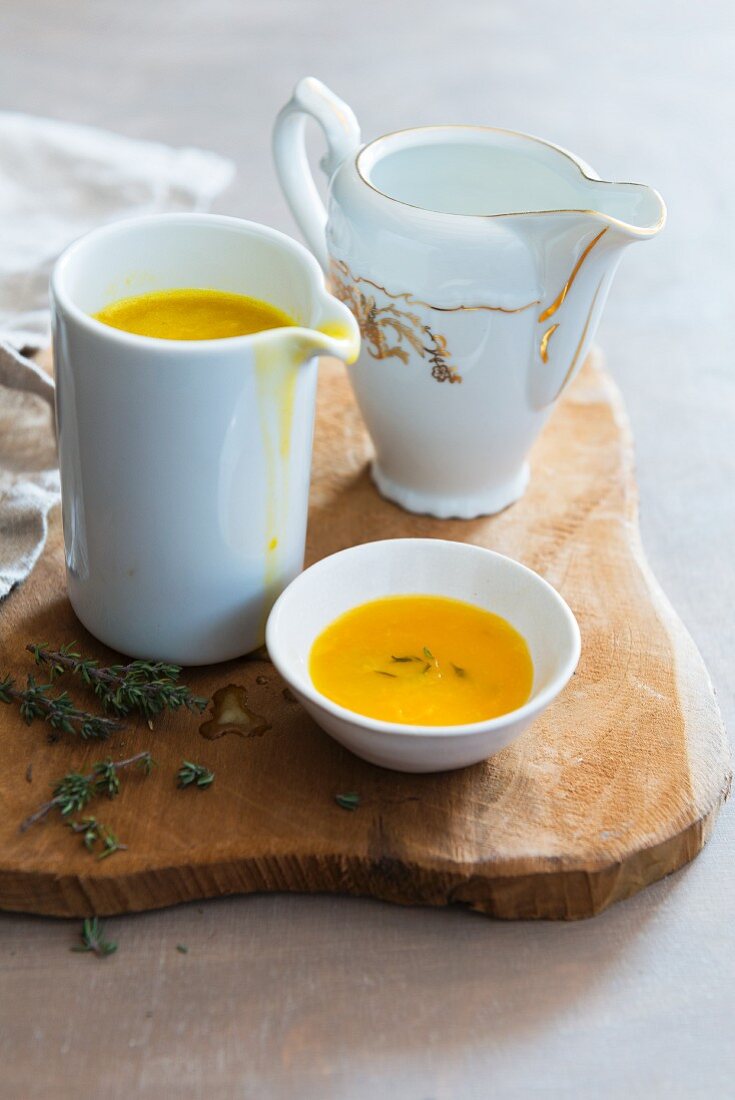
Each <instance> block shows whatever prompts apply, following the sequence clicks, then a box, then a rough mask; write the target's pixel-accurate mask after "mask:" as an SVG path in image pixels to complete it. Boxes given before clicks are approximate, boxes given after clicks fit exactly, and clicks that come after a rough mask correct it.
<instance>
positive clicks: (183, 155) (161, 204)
mask: <svg viewBox="0 0 735 1100" xmlns="http://www.w3.org/2000/svg"><path fill="white" fill-rule="evenodd" d="M233 174H234V167H233V165H232V164H231V162H230V161H228V160H225V159H224V158H222V157H219V156H217V155H215V154H214V153H208V152H204V151H203V150H201V149H171V148H169V147H168V146H166V145H160V144H157V143H153V142H143V141H133V140H131V139H129V138H124V137H120V136H118V135H116V134H110V133H106V132H105V131H103V130H96V129H93V128H91V127H88V126H77V125H72V124H69V123H65V122H56V121H54V120H51V119H44V118H35V117H32V116H29V115H21V114H15V113H12V112H0V600H1V599H2V598H3V597H4V596H6V595H7V594H8V592H9V591H10V589H11V588H12V587H13V586H14V585H15V584H17V583H18V582H20V581H22V580H23V579H24V578H25V577H26V576H27V575H28V573H29V572H30V571H31V569H32V568H33V566H34V564H35V562H36V561H37V559H38V556H39V554H40V553H41V550H42V549H43V544H44V542H45V539H46V531H47V515H48V511H49V509H50V508H51V507H52V505H53V504H54V503H55V502H56V501H57V500H58V498H59V475H58V470H57V469H56V454H55V444H54V439H53V432H52V430H51V428H50V412H49V405H50V404H52V403H53V383H52V381H51V379H50V378H49V377H48V375H47V374H46V373H45V372H44V371H43V370H41V369H40V368H39V367H38V366H36V364H35V363H33V362H32V360H31V359H29V358H28V357H27V354H23V353H28V352H30V351H33V350H37V349H38V348H41V347H43V346H44V345H46V344H47V343H48V340H49V311H48V279H49V274H50V271H51V268H52V266H53V263H54V261H55V259H56V257H57V256H58V255H59V253H60V252H61V251H62V250H63V249H64V248H65V247H66V245H67V244H69V243H70V241H73V240H74V239H75V238H76V237H79V236H80V235H81V234H82V233H85V232H86V231H87V230H89V229H92V228H94V227H95V226H97V225H102V224H103V223H105V222H110V221H114V220H117V219H119V218H124V217H131V216H133V215H136V214H154V213H162V212H165V211H175V210H203V209H206V208H207V207H208V206H209V205H210V203H211V202H212V200H213V199H214V198H215V197H216V196H217V195H218V194H219V193H220V192H221V191H223V190H224V188H225V187H226V186H227V185H228V183H229V182H230V180H231V179H232V176H233Z"/></svg>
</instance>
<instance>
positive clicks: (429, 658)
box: [424, 646, 435, 661]
mask: <svg viewBox="0 0 735 1100" xmlns="http://www.w3.org/2000/svg"><path fill="white" fill-rule="evenodd" d="M424 657H426V660H427V661H433V660H434V659H435V658H434V654H433V653H432V652H431V650H430V649H429V648H428V646H424Z"/></svg>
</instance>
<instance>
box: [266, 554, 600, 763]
mask: <svg viewBox="0 0 735 1100" xmlns="http://www.w3.org/2000/svg"><path fill="white" fill-rule="evenodd" d="M410 594H425V595H432V596H451V597H454V598H455V599H458V600H465V601H467V602H468V603H472V604H475V605H476V606H478V607H482V608H485V609H486V610H487V611H493V612H495V613H496V614H497V615H502V616H503V618H505V619H507V620H508V622H510V623H511V624H512V625H513V626H514V627H515V628H516V630H518V631H519V632H520V633H521V634H522V635H523V637H524V638H525V639H526V642H527V644H528V647H529V649H530V651H531V657H532V660H533V669H534V674H533V690H532V692H531V697H530V699H529V700H528V702H527V703H525V704H524V706H522V707H519V708H518V709H517V710H514V711H511V712H510V713H508V714H503V715H501V716H500V717H499V718H490V719H488V720H487V721H486V722H473V723H470V724H467V725H457V726H410V725H403V724H399V723H395V722H382V721H378V719H375V718H367V717H365V716H364V715H361V714H356V713H355V712H354V711H351V710H347V709H346V708H345V707H341V706H339V705H338V704H337V703H333V702H332V701H331V699H328V698H327V697H326V696H325V695H322V693H321V692H320V691H317V689H316V688H315V687H314V684H313V682H312V679H311V676H310V675H309V653H310V651H311V647H312V644H313V643H314V640H315V639H316V637H317V636H318V635H319V634H320V633H321V631H322V630H324V628H325V627H327V626H328V625H329V624H330V623H331V622H332V621H333V620H334V619H336V618H337V616H338V615H341V614H342V613H343V612H345V611H349V610H350V609H351V608H353V607H356V606H357V605H358V604H362V603H366V602H367V601H368V600H376V599H379V598H380V597H382V596H397V595H410ZM266 645H267V647H268V652H269V654H270V657H271V660H272V661H273V664H274V665H275V667H276V668H277V669H278V671H279V673H280V674H281V676H282V677H283V679H284V680H285V681H286V683H287V684H288V685H289V687H290V688H291V690H292V691H293V693H294V695H296V697H297V698H298V700H299V702H300V703H301V704H302V705H303V706H304V708H305V709H306V710H307V711H308V713H309V714H310V715H311V716H312V718H313V719H314V721H315V722H318V724H319V725H320V726H321V727H322V729H324V730H326V732H327V733H329V734H331V735H332V737H334V738H335V739H336V740H337V741H339V742H340V743H341V744H342V745H344V746H345V747H346V748H348V749H350V750H351V751H352V752H354V753H355V754H356V755H357V756H361V757H363V759H364V760H369V761H370V763H371V764H379V765H380V766H381V767H384V768H394V769H395V770H396V771H403V772H436V771H446V770H449V769H452V768H464V767H466V766H467V765H468V764H476V763H477V762H478V761H479V760H484V759H486V757H488V756H492V754H493V753H496V752H498V750H499V749H502V748H504V747H505V746H506V745H508V744H510V742H511V741H514V740H515V739H516V737H519V736H520V734H521V733H523V731H524V730H525V729H526V727H527V726H528V725H529V724H530V723H531V722H532V721H533V720H534V719H535V718H537V717H538V716H539V714H541V712H542V711H544V710H545V709H546V707H548V706H549V704H550V703H551V702H552V701H553V700H554V699H555V698H556V696H557V695H558V694H559V692H560V691H561V690H562V688H563V687H564V686H565V684H566V683H567V681H568V680H569V678H570V676H571V675H572V673H573V672H574V669H575V668H576V666H577V661H578V660H579V654H580V635H579V627H578V626H577V620H576V619H575V618H574V615H573V614H572V612H571V611H570V609H569V607H568V606H567V604H566V603H565V602H564V600H563V599H562V598H561V596H560V595H559V594H558V592H556V591H555V590H554V589H553V588H552V587H551V585H550V584H547V582H546V581H545V580H543V579H542V578H541V577H539V575H538V574H537V573H534V572H532V570H530V569H527V568H526V567H525V565H521V564H520V563H519V562H517V561H513V559H512V558H507V557H505V556H504V555H503V554H496V553H494V552H493V551H492V550H485V549H483V548H482V547H480V546H471V545H469V544H467V543H463V542H446V541H444V540H440V539H386V540H385V541H382V542H368V543H365V544H364V545H362V546H353V547H350V548H349V549H348V550H341V551H340V552H339V553H337V554H332V555H331V557H328V558H323V559H322V560H321V561H319V562H317V563H316V564H315V565H312V566H311V567H310V568H309V569H306V570H305V571H304V572H303V573H302V574H301V575H300V576H298V577H297V578H296V580H294V581H292V582H291V584H290V585H289V586H288V588H286V589H285V591H284V592H283V593H282V594H281V596H280V597H279V598H278V600H277V601H276V603H275V605H274V607H273V610H272V611H271V614H270V617H269V619H268V625H267V628H266Z"/></svg>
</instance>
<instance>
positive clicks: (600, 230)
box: [274, 77, 666, 517]
mask: <svg viewBox="0 0 735 1100" xmlns="http://www.w3.org/2000/svg"><path fill="white" fill-rule="evenodd" d="M307 116H312V117H313V118H315V119H316V121H317V122H318V123H319V124H320V125H321V127H322V129H323V130H324V134H325V136H326V140H327V147H328V153H327V155H326V156H325V157H324V158H323V160H322V162H321V164H322V168H323V169H324V171H325V173H326V175H327V177H328V182H329V199H328V210H325V208H324V206H323V204H322V202H321V199H320V198H319V195H318V192H317V189H316V186H315V184H314V180H313V179H312V176H311V174H310V171H309V167H308V163H307V159H306V153H305V149H304V124H305V121H306V117H307ZM274 156H275V162H276V168H277V171H278V175H279V178H280V181H281V185H282V187H283V190H284V192H285V195H286V198H287V200H288V202H289V205H290V207H291V210H292V211H293V214H294V216H295V218H296V221H297V222H298V224H299V226H300V228H301V230H302V232H303V234H304V237H305V238H306V240H307V242H308V244H309V245H310V247H311V249H312V250H313V252H314V253H315V255H316V256H317V258H318V259H319V261H320V263H321V264H322V266H323V267H324V268H325V270H326V271H328V272H329V274H330V277H331V279H332V286H333V289H334V292H335V293H336V294H337V296H338V297H340V298H341V299H342V300H343V301H344V302H346V303H347V304H348V305H349V306H350V308H351V309H352V312H353V313H354V314H355V316H356V318H357V320H358V323H359V325H360V329H361V333H362V338H363V339H362V351H361V354H360V357H359V360H358V361H357V363H356V364H355V365H354V366H353V367H352V368H351V369H350V377H351V379H352V383H353V386H354V389H355V393H356V396H357V400H358V403H359V406H360V410H361V412H362V415H363V417H364V419H365V422H366V424H367V426H368V429H369V431H370V434H371V436H372V439H373V443H374V445H375V452H376V454H375V460H374V463H373V468H372V472H373V478H374V480H375V482H376V484H377V486H378V488H379V490H380V491H381V492H382V493H383V495H385V496H386V497H388V498H389V499H391V500H393V501H395V502H396V503H398V504H400V505H402V506H403V507H404V508H406V509H408V510H410V511H414V512H426V513H429V514H431V515H435V516H460V517H471V516H476V515H480V514H488V513H493V512H497V511H499V510H500V509H502V508H504V507H506V506H507V505H508V504H511V503H512V502H513V501H515V500H517V499H518V498H519V497H520V496H521V495H522V493H523V491H524V489H525V487H526V484H527V482H528V476H529V473H528V462H527V456H528V452H529V450H530V448H531V446H532V444H533V442H534V440H535V439H536V437H537V435H538V433H539V431H540V429H541V428H542V426H543V424H544V422H545V421H546V419H547V417H548V416H549V413H550V411H551V410H552V408H553V406H554V404H555V402H556V401H557V399H558V398H559V396H560V395H561V393H562V392H563V391H564V389H565V388H566V386H567V385H568V384H569V382H570V381H571V380H572V379H573V378H574V376H575V374H576V372H577V370H578V369H579V367H580V366H581V364H582V362H583V360H584V357H585V355H586V353H587V351H588V349H589V347H590V344H591V341H592V339H593V337H594V334H595V330H596V328H597V325H598V322H599V319H600V314H601V312H602V309H603V306H604V304H605V300H606V298H607V294H608V291H609V289H610V284H611V281H612V278H613V275H614V273H615V269H616V267H617V264H618V261H619V260H620V257H621V255H622V251H623V249H624V248H625V246H626V245H628V244H630V243H631V242H632V241H637V240H646V239H649V238H651V237H653V236H654V235H655V234H656V233H658V232H659V230H660V229H661V228H662V227H663V224H664V221H665V217H666V211H665V206H664V203H663V201H662V199H661V197H660V195H659V194H658V193H657V192H656V191H654V190H652V189H651V188H650V187H646V186H644V185H642V184H635V183H608V182H606V181H603V180H601V179H600V178H599V176H597V175H596V173H595V172H593V171H592V169H591V168H590V167H589V166H588V165H587V164H585V163H584V162H583V161H582V160H580V159H579V158H578V157H576V156H573V155H572V154H571V153H568V152H567V151H565V150H564V149H561V148H559V147H558V146H555V145H552V144H550V143H548V142H546V141H542V140H540V139H538V138H534V137H530V136H529V135H527V134H521V133H515V132H512V131H508V130H499V129H494V128H491V127H480V126H429V127H420V128H417V129H411V130H402V131H398V132H396V133H391V134H387V135H385V136H383V137H379V138H377V139H376V140H374V141H372V142H370V143H368V144H367V145H362V146H361V143H360V130H359V127H358V124H357V121H356V119H355V116H354V114H353V113H352V111H351V110H350V108H349V107H347V105H346V104H344V103H343V102H342V101H341V100H339V99H338V98H337V97H336V96H335V95H334V94H333V93H332V92H330V91H329V90H328V89H327V88H325V86H324V85H323V84H321V83H320V82H319V81H318V80H315V79H314V78H312V77H307V78H305V79H304V80H302V81H301V82H300V83H299V84H298V85H297V87H296V90H295V92H294V95H293V98H292V99H291V100H290V102H289V103H288V104H287V105H286V106H285V107H284V108H283V110H282V111H281V113H280V114H279V116H278V119H277V121H276V125H275V131H274Z"/></svg>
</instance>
